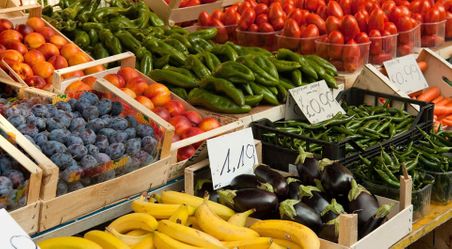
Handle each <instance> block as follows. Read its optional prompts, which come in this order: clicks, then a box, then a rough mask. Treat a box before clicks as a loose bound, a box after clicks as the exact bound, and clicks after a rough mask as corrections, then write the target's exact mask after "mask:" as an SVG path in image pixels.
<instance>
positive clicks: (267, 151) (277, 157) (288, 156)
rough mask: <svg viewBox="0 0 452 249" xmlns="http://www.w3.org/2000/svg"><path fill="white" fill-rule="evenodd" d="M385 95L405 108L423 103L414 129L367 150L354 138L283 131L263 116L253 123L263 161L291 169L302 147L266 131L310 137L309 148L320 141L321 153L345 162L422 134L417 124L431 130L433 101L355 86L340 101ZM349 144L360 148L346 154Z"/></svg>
mask: <svg viewBox="0 0 452 249" xmlns="http://www.w3.org/2000/svg"><path fill="white" fill-rule="evenodd" d="M381 98H384V99H389V100H391V105H392V106H393V107H395V108H402V107H403V109H404V110H407V109H408V106H410V104H411V105H415V106H419V110H420V111H419V113H417V114H415V115H416V118H415V120H414V122H413V124H412V127H411V129H410V130H408V131H405V132H403V133H401V134H398V135H396V136H395V137H393V138H392V139H390V140H386V141H382V143H380V144H376V145H374V146H371V147H369V148H367V149H365V150H363V149H362V148H360V147H359V146H358V145H357V144H356V143H355V142H354V141H353V140H351V139H345V140H343V141H341V142H326V141H322V140H317V139H313V138H310V137H307V136H302V135H297V134H293V133H288V132H283V131H279V130H277V129H275V128H274V125H273V123H272V122H271V121H269V120H267V119H262V120H259V121H256V122H253V123H251V127H252V128H253V134H254V138H256V139H259V140H261V141H262V144H263V147H262V150H263V162H264V163H266V164H268V165H271V166H272V167H274V168H277V169H280V170H284V171H287V170H288V165H289V164H292V163H294V161H295V158H296V157H297V155H298V150H294V149H290V148H284V147H282V146H279V145H276V144H274V143H272V142H271V141H269V140H268V139H266V137H265V135H264V134H266V133H274V134H275V137H274V138H272V139H278V140H281V139H286V140H290V141H293V140H295V139H302V140H305V141H307V143H306V146H307V148H306V149H307V151H309V147H310V146H313V145H320V146H321V147H322V155H321V156H323V157H327V158H330V159H332V160H341V161H342V162H343V163H348V162H352V161H354V160H357V159H358V158H359V155H361V156H364V157H367V156H369V155H371V154H375V153H378V151H379V149H380V147H382V146H383V147H386V146H389V145H398V144H401V143H404V142H406V141H409V140H410V139H413V138H415V137H420V136H422V135H421V134H420V132H419V131H418V130H417V128H416V127H417V126H419V127H421V128H422V129H423V130H425V131H429V130H431V128H432V120H433V105H432V104H429V103H425V102H421V101H416V100H412V99H407V98H402V97H398V96H394V95H388V94H384V93H377V92H372V91H368V90H363V89H359V88H354V87H352V88H350V89H348V90H345V91H344V92H342V93H341V94H339V95H338V97H337V99H338V101H345V102H347V103H348V104H349V105H361V104H368V105H373V106H376V105H381V102H380V101H381ZM272 141H274V140H272ZM346 146H352V147H353V148H355V149H356V150H355V152H353V153H350V154H346Z"/></svg>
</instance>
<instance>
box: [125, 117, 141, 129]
mask: <svg viewBox="0 0 452 249" xmlns="http://www.w3.org/2000/svg"><path fill="white" fill-rule="evenodd" d="M126 120H127V121H129V127H134V128H135V127H137V125H138V121H137V119H136V118H135V117H134V116H130V115H129V116H127V117H126Z"/></svg>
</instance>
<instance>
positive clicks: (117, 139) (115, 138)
mask: <svg viewBox="0 0 452 249" xmlns="http://www.w3.org/2000/svg"><path fill="white" fill-rule="evenodd" d="M109 141H110V143H111V144H114V143H125V142H126V141H127V133H125V132H124V131H118V132H115V133H114V134H113V135H111V136H110V137H109Z"/></svg>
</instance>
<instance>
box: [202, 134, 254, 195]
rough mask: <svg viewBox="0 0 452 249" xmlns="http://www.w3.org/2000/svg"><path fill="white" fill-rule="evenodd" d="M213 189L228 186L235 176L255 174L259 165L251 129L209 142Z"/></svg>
mask: <svg viewBox="0 0 452 249" xmlns="http://www.w3.org/2000/svg"><path fill="white" fill-rule="evenodd" d="M207 152H208V154H209V161H210V171H211V174H212V183H213V189H219V188H222V187H225V186H228V185H229V184H230V183H231V181H232V179H234V177H235V176H237V175H241V174H253V172H254V165H256V164H257V163H258V159H257V153H256V146H255V143H254V138H253V131H252V130H251V128H246V129H243V130H240V131H236V132H232V133H229V134H226V135H223V136H220V137H216V138H212V139H209V140H207Z"/></svg>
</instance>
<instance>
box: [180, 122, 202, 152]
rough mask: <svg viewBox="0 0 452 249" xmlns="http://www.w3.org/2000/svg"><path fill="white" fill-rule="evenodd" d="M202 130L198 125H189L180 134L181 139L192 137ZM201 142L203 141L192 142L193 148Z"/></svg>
mask: <svg viewBox="0 0 452 249" xmlns="http://www.w3.org/2000/svg"><path fill="white" fill-rule="evenodd" d="M203 132H204V131H203V130H201V129H199V128H198V127H190V128H188V129H186V130H185V131H184V133H183V134H182V139H185V138H189V137H194V136H196V135H199V134H202V133H203ZM202 142H204V141H200V142H197V143H194V144H193V146H194V147H195V149H197V148H198V147H199V146H200V145H201V144H202Z"/></svg>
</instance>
